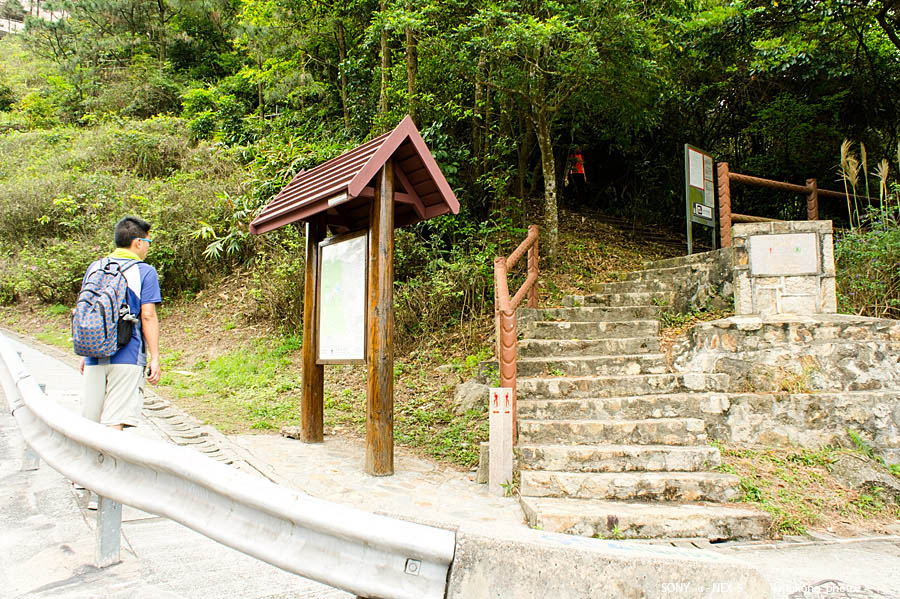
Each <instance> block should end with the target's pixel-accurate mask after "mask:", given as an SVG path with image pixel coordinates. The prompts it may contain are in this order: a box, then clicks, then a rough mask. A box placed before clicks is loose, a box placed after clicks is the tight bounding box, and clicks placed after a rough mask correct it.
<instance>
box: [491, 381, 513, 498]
mask: <svg viewBox="0 0 900 599" xmlns="http://www.w3.org/2000/svg"><path fill="white" fill-rule="evenodd" d="M488 409H489V410H490V420H489V426H490V468H489V470H488V489H490V491H491V493H493V494H495V495H505V494H506V489H505V488H504V485H506V486H507V487H508V486H509V485H511V484H512V478H513V448H512V446H513V442H512V389H511V388H509V387H491V389H490V394H489V398H488Z"/></svg>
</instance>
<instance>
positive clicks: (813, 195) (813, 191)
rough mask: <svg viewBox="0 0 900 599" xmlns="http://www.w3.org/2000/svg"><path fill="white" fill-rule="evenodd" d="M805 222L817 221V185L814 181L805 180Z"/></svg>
mask: <svg viewBox="0 0 900 599" xmlns="http://www.w3.org/2000/svg"><path fill="white" fill-rule="evenodd" d="M806 188H807V189H809V193H808V194H806V220H819V184H818V183H817V182H816V180H815V179H807V180H806Z"/></svg>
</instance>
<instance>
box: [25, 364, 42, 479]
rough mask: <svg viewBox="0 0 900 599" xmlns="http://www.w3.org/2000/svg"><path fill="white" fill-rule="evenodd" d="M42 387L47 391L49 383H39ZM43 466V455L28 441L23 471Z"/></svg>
mask: <svg viewBox="0 0 900 599" xmlns="http://www.w3.org/2000/svg"><path fill="white" fill-rule="evenodd" d="M19 357H20V358H21V357H22V354H21V353H20V354H19ZM38 387H40V388H41V393H46V392H47V385H45V384H43V383H41V384H39V385H38ZM40 468H41V456H39V455H38V454H37V452H35V451H34V450H33V449H32V448H31V446H30V445H29V444H28V443H26V444H25V450H24V451H23V452H22V472H33V471H34V470H40Z"/></svg>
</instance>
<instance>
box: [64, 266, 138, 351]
mask: <svg viewBox="0 0 900 599" xmlns="http://www.w3.org/2000/svg"><path fill="white" fill-rule="evenodd" d="M138 262H140V260H129V261H127V262H117V261H115V260H112V259H109V258H106V259H104V261H103V262H101V264H100V265H99V266H98V267H97V268H95V269H94V270H92V271H91V272H90V273H88V275H87V277H86V278H85V280H84V284H83V285H82V286H81V292H80V293H79V294H78V302H77V303H76V304H75V310H74V311H73V312H72V342H73V344H74V346H75V353H76V354H78V355H79V356H90V357H92V358H108V357H110V356H112V355H113V354H114V353H116V352H117V351H119V349H120V348H122V347H124V346H126V345H128V342H129V340H130V339H131V336H132V331H133V329H134V323H136V322H137V317H136V316H134V315H133V314H132V313H131V310H129V308H128V281H126V279H125V271H126V270H128V269H129V268H131V267H132V266H134V265H135V264H137V263H138Z"/></svg>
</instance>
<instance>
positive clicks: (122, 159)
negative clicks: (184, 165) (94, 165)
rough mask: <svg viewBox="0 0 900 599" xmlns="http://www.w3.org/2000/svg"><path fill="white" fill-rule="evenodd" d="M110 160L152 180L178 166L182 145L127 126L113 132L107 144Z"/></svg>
mask: <svg viewBox="0 0 900 599" xmlns="http://www.w3.org/2000/svg"><path fill="white" fill-rule="evenodd" d="M109 149H110V151H111V152H112V154H111V156H110V158H111V159H112V162H113V163H115V164H117V165H118V166H120V168H122V169H123V170H130V171H132V172H133V173H135V174H136V175H138V176H141V177H145V178H147V179H152V178H155V177H161V176H163V175H166V174H168V173H170V172H172V171H174V170H176V169H178V167H179V166H180V165H181V157H182V154H183V152H184V146H183V144H182V143H180V142H179V140H177V139H173V138H171V137H168V136H158V135H153V134H150V133H145V132H143V131H140V130H138V129H129V130H127V131H124V132H121V133H119V134H118V135H115V136H114V138H113V143H112V145H111V146H110V148H109Z"/></svg>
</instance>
